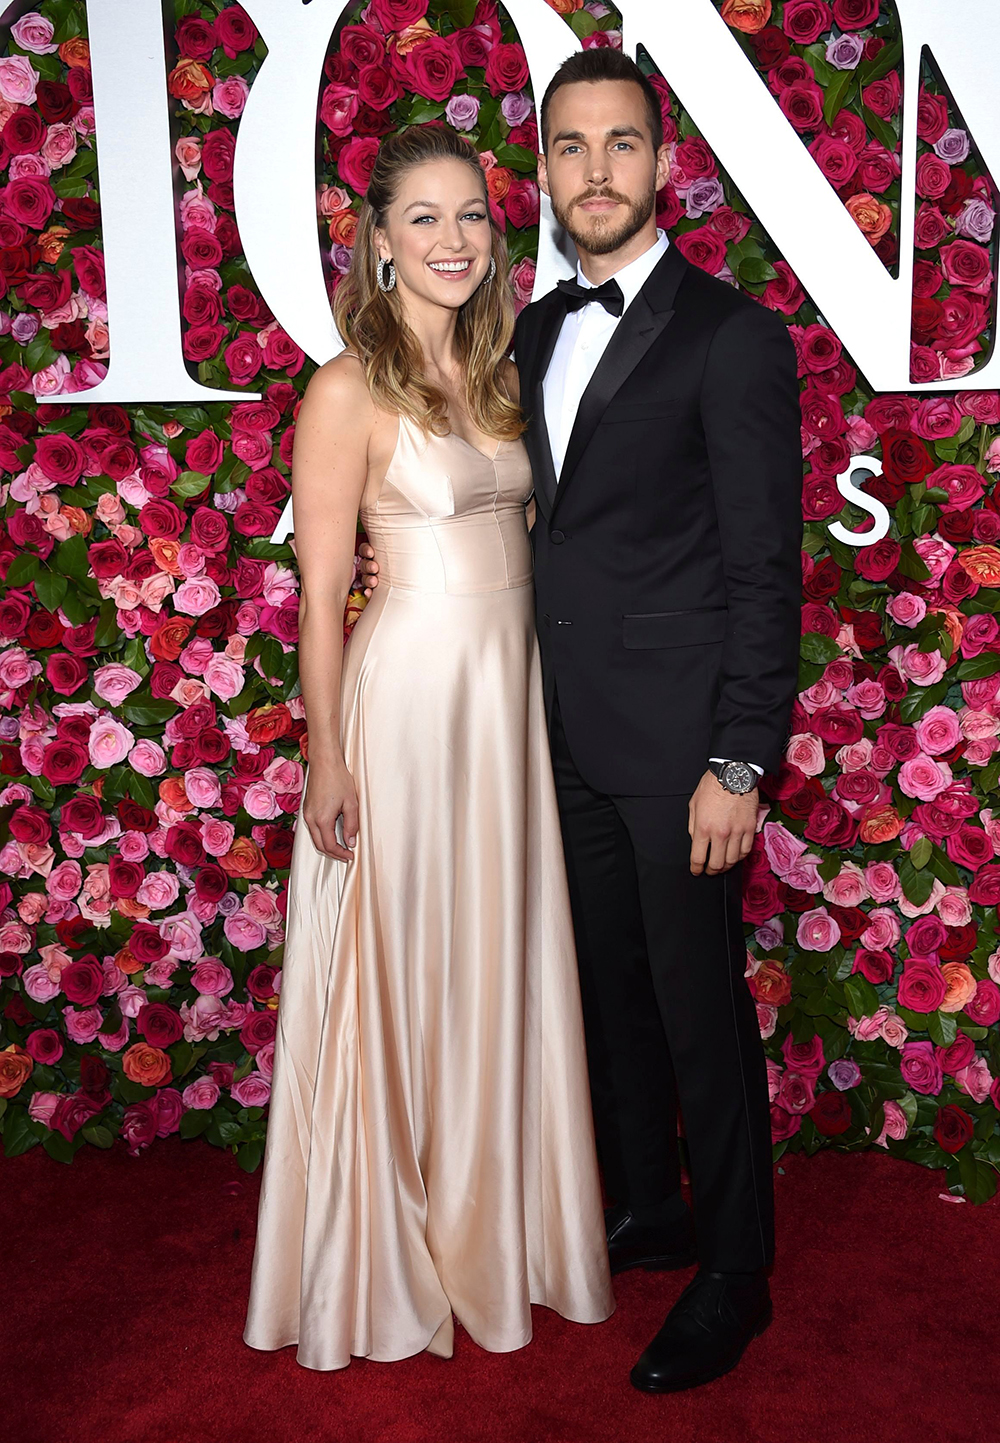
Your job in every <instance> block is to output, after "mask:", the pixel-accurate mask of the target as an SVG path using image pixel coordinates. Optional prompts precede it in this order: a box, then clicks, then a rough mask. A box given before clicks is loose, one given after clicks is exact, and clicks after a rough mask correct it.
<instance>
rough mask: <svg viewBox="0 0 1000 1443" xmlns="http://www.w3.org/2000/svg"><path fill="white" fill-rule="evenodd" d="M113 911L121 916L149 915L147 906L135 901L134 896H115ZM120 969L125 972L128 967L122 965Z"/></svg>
mask: <svg viewBox="0 0 1000 1443" xmlns="http://www.w3.org/2000/svg"><path fill="white" fill-rule="evenodd" d="M115 911H116V912H120V913H121V915H122V916H123V917H132V918H143V917H148V916H149V908H148V907H146V906H145V905H144V904H143V903H142V902H137V901H136V900H135V898H134V897H116V898H115ZM133 960H134V959H133ZM118 966H119V967H122V964H121V963H120V962H119V963H118ZM122 971H123V972H126V971H128V968H126V967H122Z"/></svg>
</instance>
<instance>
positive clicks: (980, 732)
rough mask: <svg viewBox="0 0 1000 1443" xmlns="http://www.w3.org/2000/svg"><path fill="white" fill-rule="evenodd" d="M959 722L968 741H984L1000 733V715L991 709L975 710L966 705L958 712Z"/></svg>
mask: <svg viewBox="0 0 1000 1443" xmlns="http://www.w3.org/2000/svg"><path fill="white" fill-rule="evenodd" d="M958 724H959V726H960V727H961V729H962V735H963V736H964V737H965V738H966V740H967V741H970V742H971V741H984V740H985V739H986V738H988V737H995V736H997V734H998V733H1000V717H996V716H994V715H993V713H992V712H989V711H975V710H974V709H973V708H972V707H969V706H966V707H963V708H962V710H961V711H960V712H959V713H958Z"/></svg>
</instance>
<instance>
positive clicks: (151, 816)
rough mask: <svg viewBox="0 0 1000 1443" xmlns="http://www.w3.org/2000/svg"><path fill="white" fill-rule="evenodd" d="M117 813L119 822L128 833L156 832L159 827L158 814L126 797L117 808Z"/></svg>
mask: <svg viewBox="0 0 1000 1443" xmlns="http://www.w3.org/2000/svg"><path fill="white" fill-rule="evenodd" d="M115 811H116V812H117V813H118V820H119V821H120V822H121V824H122V826H123V827H124V828H125V830H126V831H128V832H155V831H156V829H157V827H158V826H159V821H158V819H157V816H156V813H155V812H151V811H149V809H148V808H147V807H143V806H140V805H139V803H138V802H133V800H132V798H131V797H124V798H123V799H122V800H121V801H120V802H119V803H118V805H117V806H116V807H115Z"/></svg>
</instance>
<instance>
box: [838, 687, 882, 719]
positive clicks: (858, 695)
mask: <svg viewBox="0 0 1000 1443" xmlns="http://www.w3.org/2000/svg"><path fill="white" fill-rule="evenodd" d="M846 698H847V700H848V701H849V702H850V703H851V705H852V706H855V707H857V709H858V711H859V712H860V713H861V715H862V716H863V717H864V719H865V721H873V720H874V719H875V718H876V717H880V716H881V715H882V713H883V712H884V711H885V708H886V695H885V690H884V688H883V686H882V683H881V682H879V681H874V680H871V681H859V682H858V684H857V686H852V687H848V689H847V692H846Z"/></svg>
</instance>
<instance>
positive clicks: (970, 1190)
mask: <svg viewBox="0 0 1000 1443" xmlns="http://www.w3.org/2000/svg"><path fill="white" fill-rule="evenodd" d="M958 1172H959V1176H960V1177H961V1179H962V1190H963V1191H964V1193H965V1196H966V1197H967V1198H968V1199H969V1201H970V1202H971V1203H984V1202H989V1200H990V1198H991V1197H992V1196H993V1194H994V1193H995V1192H996V1190H997V1182H998V1178H997V1174H996V1173H995V1172H994V1170H993V1168H991V1167H990V1166H989V1164H988V1163H985V1162H982V1161H980V1159H979V1158H978V1157H976V1155H975V1154H974V1153H973V1151H972V1149H971V1148H970V1147H968V1145H967V1146H965V1147H963V1148H962V1150H961V1152H960V1153H959V1154H958Z"/></svg>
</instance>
